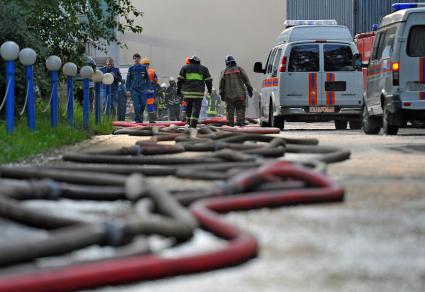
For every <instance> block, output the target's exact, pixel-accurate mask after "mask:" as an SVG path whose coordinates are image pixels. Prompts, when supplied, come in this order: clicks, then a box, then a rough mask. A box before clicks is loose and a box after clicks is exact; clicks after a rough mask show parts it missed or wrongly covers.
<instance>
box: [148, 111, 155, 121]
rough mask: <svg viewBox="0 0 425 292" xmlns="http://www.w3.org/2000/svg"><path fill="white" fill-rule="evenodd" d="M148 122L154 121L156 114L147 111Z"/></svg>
mask: <svg viewBox="0 0 425 292" xmlns="http://www.w3.org/2000/svg"><path fill="white" fill-rule="evenodd" d="M148 118H149V123H151V124H152V123H155V120H156V115H155V113H154V112H151V113H148Z"/></svg>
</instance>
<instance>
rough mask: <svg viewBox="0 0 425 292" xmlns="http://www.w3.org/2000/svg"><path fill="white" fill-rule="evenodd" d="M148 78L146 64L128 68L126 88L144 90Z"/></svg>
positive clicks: (147, 84)
mask: <svg viewBox="0 0 425 292" xmlns="http://www.w3.org/2000/svg"><path fill="white" fill-rule="evenodd" d="M149 83H150V80H149V76H148V71H147V70H146V66H144V65H141V64H137V65H133V66H131V67H130V68H128V74H127V80H126V83H125V86H126V88H127V90H129V91H131V90H136V91H139V92H146V90H147V88H148V86H149Z"/></svg>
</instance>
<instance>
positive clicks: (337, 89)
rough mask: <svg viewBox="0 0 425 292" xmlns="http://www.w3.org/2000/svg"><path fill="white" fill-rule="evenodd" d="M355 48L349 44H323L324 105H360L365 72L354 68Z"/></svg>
mask: <svg viewBox="0 0 425 292" xmlns="http://www.w3.org/2000/svg"><path fill="white" fill-rule="evenodd" d="M353 50H354V46H350V45H349V44H343V43H325V44H323V59H324V61H323V63H324V64H323V66H324V73H323V78H322V80H323V89H324V90H323V97H322V98H323V100H322V104H323V105H326V106H328V107H333V106H344V107H345V106H348V107H350V106H353V107H360V105H361V103H362V99H363V74H362V72H361V71H356V70H355V69H354V66H353V55H354V54H353Z"/></svg>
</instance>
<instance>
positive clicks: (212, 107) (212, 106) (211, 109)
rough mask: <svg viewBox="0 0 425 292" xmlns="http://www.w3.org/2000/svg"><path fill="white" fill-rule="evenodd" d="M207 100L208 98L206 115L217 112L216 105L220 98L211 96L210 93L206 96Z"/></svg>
mask: <svg viewBox="0 0 425 292" xmlns="http://www.w3.org/2000/svg"><path fill="white" fill-rule="evenodd" d="M207 100H208V110H207V114H208V115H217V114H218V111H217V109H218V105H219V104H220V100H219V99H218V98H212V96H211V95H208V96H207Z"/></svg>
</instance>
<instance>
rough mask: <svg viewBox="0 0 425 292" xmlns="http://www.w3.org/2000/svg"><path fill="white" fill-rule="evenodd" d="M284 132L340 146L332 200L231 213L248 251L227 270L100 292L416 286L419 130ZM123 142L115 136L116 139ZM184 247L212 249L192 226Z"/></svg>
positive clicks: (424, 201) (421, 162)
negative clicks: (347, 154)
mask: <svg viewBox="0 0 425 292" xmlns="http://www.w3.org/2000/svg"><path fill="white" fill-rule="evenodd" d="M281 135H283V136H285V137H317V138H319V140H320V143H321V144H322V145H334V146H341V147H346V148H349V149H350V150H351V151H352V158H351V159H350V160H349V161H346V162H343V163H339V164H335V165H331V166H330V167H329V169H328V174H329V175H330V176H331V177H333V178H334V179H336V180H337V181H338V182H339V183H340V184H341V185H343V186H344V187H345V189H346V200H345V202H344V203H342V204H329V205H315V206H297V207H293V208H281V209H273V210H269V209H263V210H256V211H251V212H244V213H239V212H234V213H231V214H229V215H226V218H227V220H229V221H231V222H233V223H235V224H237V225H238V226H239V227H240V228H243V229H245V230H248V231H250V232H251V233H253V234H255V235H256V237H257V238H258V240H259V242H260V255H259V257H258V258H256V259H254V260H252V261H250V262H248V263H246V264H244V265H242V266H237V267H234V268H229V269H225V270H220V271H213V272H209V273H203V274H197V275H191V276H181V277H175V278H171V279H166V280H159V281H153V282H147V283H140V284H132V285H127V286H119V287H110V288H103V289H100V290H101V291H144V292H147V291H155V292H161V291H167V292H168V291H198V292H210V291H211V292H213V291H214V292H215V291H222V292H224V291H229V292H230V291H232V292H236V291H244V292H250V291H252V292H254V291H276V292H277V291H292V292H297V291H303V292H306V291H327V292H333V291H335V292H336V291H338V292H340V291H353V292H354V291H355V292H363V291H364V292H366V291H367V292H370V291H386V292H391V291H394V292H396V291H397V292H400V291H406V292H407V291H409V292H414V291H418V292H419V291H425V248H424V243H425V129H403V130H401V131H400V134H399V135H397V136H383V135H378V136H368V135H365V134H363V132H362V131H359V130H344V131H336V130H334V127H333V124H331V123H313V124H304V123H290V124H288V125H287V129H285V131H284V132H282V134H281ZM120 139H123V138H120ZM195 242H196V243H194V244H192V246H189V249H193V251H195V250H197V249H199V248H201V249H202V248H205V246H207V247H208V246H213V245H214V244H219V243H211V242H213V240H212V239H211V238H209V235H208V234H204V233H200V234H198V235H197V236H196V237H195Z"/></svg>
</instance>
